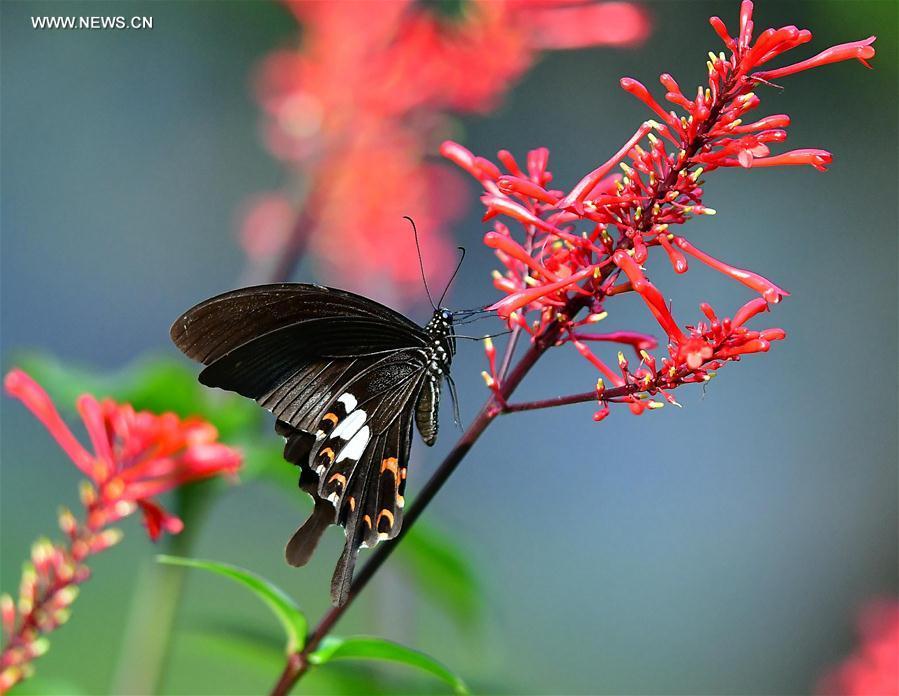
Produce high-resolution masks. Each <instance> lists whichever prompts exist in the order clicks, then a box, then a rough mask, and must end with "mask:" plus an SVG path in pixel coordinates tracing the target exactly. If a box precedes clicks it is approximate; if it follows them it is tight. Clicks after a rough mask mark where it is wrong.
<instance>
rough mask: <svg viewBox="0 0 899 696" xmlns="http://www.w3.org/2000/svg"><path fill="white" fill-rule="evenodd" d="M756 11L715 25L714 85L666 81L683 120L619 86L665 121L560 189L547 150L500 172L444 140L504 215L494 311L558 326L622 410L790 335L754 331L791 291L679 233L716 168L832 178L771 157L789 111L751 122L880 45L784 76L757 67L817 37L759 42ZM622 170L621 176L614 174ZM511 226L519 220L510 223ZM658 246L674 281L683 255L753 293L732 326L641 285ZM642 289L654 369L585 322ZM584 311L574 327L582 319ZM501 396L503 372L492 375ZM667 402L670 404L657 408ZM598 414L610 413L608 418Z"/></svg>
mask: <svg viewBox="0 0 899 696" xmlns="http://www.w3.org/2000/svg"><path fill="white" fill-rule="evenodd" d="M752 9H753V6H752V3H751V2H749V1H748V0H745V1H744V2H743V3H742V6H741V12H740V27H739V32H738V33H737V37H736V38H732V37H731V36H730V34H729V33H728V31H727V28H726V27H725V25H724V23H723V22H722V21H721V20H720V19H718V18H717V17H713V18H712V19H711V20H710V21H711V24H712V27H713V28H714V30H715V31H716V33H717V34H718V35H719V36H720V37H721V39H722V40H723V41H724V43H725V46H726V47H727V49H728V50H729V52H730V56H729V57H728V56H725V54H724V53H719V54H717V55H715V54H711V53H710V54H709V56H710V61H709V62H708V64H707V65H708V83H707V85H705V86H701V87H699V88H698V89H697V90H696V96H695V97H694V98H693V99H689V98H687V97H686V96H685V95H684V93H683V92H682V91H681V89H680V87H679V85H678V83H677V82H676V81H675V79H674V78H673V77H672V76H671V75H668V74H663V75H661V77H660V78H659V80H660V82H661V84H662V86H663V87H664V88H665V90H666V93H665V99H666V100H667V101H668V102H669V103H670V104H671V105H673V106H674V107H675V108H677V109H680V110H681V112H682V113H680V114H679V113H677V112H676V111H675V110H674V109H670V108H667V109H666V107H663V106H662V104H660V103H659V102H658V101H657V100H656V99H655V98H654V97H653V95H652V94H651V93H650V91H649V90H648V89H647V88H646V87H645V86H644V85H643V84H642V83H640V82H639V81H637V80H635V79H632V78H623V79H622V80H621V87H622V88H623V89H624V90H625V91H627V92H629V93H630V94H633V95H634V96H635V97H637V98H638V99H639V100H640V101H642V102H643V103H644V104H646V106H647V107H648V108H649V109H650V110H651V111H652V112H653V116H654V117H655V118H657V119H659V120H658V121H656V120H650V121H646V122H645V123H643V124H642V125H641V126H640V127H639V128H638V129H637V131H636V132H635V133H634V135H633V137H632V138H631V139H630V140H628V142H626V143H625V144H624V146H623V147H622V148H621V149H620V150H619V151H618V152H617V153H615V154H614V155H613V156H612V157H611V158H610V159H609V160H608V161H607V162H605V163H603V164H601V165H599V166H598V167H596V168H595V169H594V170H593V171H592V172H590V173H589V174H587V175H586V176H584V177H583V178H582V179H581V180H580V181H579V182H578V183H577V184H575V185H574V186H573V187H571V188H570V189H569V190H567V192H566V191H563V190H558V189H557V188H555V187H553V186H552V184H553V183H554V182H553V177H552V174H551V172H550V171H549V169H548V162H549V152H548V151H547V150H546V149H545V148H539V149H536V150H532V151H531V152H530V153H529V154H528V157H527V162H526V165H525V166H524V167H522V166H521V165H519V163H518V162H517V161H516V160H515V158H514V157H513V156H512V155H511V154H510V153H509V152H507V151H505V150H501V151H500V152H499V153H498V154H497V159H498V160H499V162H500V163H501V165H502V167H503V168H504V170H505V171H503V170H501V169H500V168H499V167H498V166H496V165H495V164H494V163H492V162H490V161H489V160H486V159H484V158H482V157H477V156H475V155H474V154H472V153H471V152H469V151H468V150H466V149H465V148H464V147H462V146H461V145H459V144H457V143H453V142H445V143H444V144H443V146H442V148H441V152H442V154H443V155H444V156H445V157H447V158H448V159H450V160H451V161H452V162H454V163H455V164H457V165H458V166H459V167H460V168H462V169H464V170H465V171H467V172H468V173H469V174H471V175H472V176H473V177H475V178H476V179H477V180H478V181H479V182H480V184H481V185H482V186H483V188H484V194H483V196H482V198H481V200H482V202H483V204H484V208H485V215H484V219H485V220H489V219H493V218H498V217H500V216H502V217H503V218H505V220H504V221H497V222H495V223H494V225H493V228H492V230H491V231H489V232H487V234H486V235H485V236H484V243H485V244H486V245H487V246H488V247H490V248H491V249H493V250H494V252H495V254H496V256H497V258H498V259H499V262H500V264H501V267H502V270H500V271H495V272H494V276H493V279H494V285H495V286H496V288H497V289H498V290H499V291H500V292H501V293H502V294H503V297H502V298H501V299H500V300H499V301H497V302H496V303H495V304H494V305H493V306H492V309H495V310H496V311H497V312H498V314H499V315H500V317H502V318H503V319H505V320H506V321H507V323H508V324H509V326H510V328H512V329H513V330H514V331H526V332H528V333H530V334H531V335H532V336H535V337H537V336H542V335H543V334H544V333H545V332H546V331H547V330H549V329H550V327H554V326H558V325H559V324H561V326H562V329H561V331H559V332H558V334H559V335H560V338H558V339H555V342H556V343H565V342H573V343H574V345H575V348H576V349H577V351H578V353H579V354H580V355H581V356H583V357H584V358H585V359H587V360H588V361H589V362H590V363H591V364H593V365H594V366H595V367H596V368H597V369H598V370H600V372H601V373H602V374H603V376H604V378H605V379H607V380H609V381H610V382H611V383H612V384H613V385H614V389H615V391H614V396H610V395H609V394H610V393H611V392H608V391H607V392H604V395H603V396H602V397H601V398H600V401H602V402H607V401H608V400H609V399H613V400H620V401H625V402H627V403H629V404H630V407H631V410H632V411H633V412H634V413H642V412H643V411H644V410H645V408H646V407H647V406H649V407H653V403H652V402H648V403H647V402H643V401H641V392H642V393H643V395H645V394H650V395H651V394H656V393H661V394H662V395H663V396H664V397H665V398H666V399H668V400H669V401H671V402H673V403H674V401H673V399H672V398H671V397H670V395H669V394H668V391H667V390H669V389H671V388H674V387H676V386H678V385H679V384H684V383H690V382H698V381H705V380H707V379H709V378H710V377H711V376H712V375H713V374H714V370H716V369H717V368H718V367H720V366H721V365H723V364H724V363H725V362H729V361H734V360H739V359H740V357H741V356H743V355H746V354H749V353H759V352H765V351H767V350H768V349H769V348H770V345H771V342H772V341H777V340H781V339H783V338H784V337H785V335H786V334H785V333H784V331H783V330H781V329H777V328H771V329H765V330H751V329H749V328H747V327H746V326H745V323H746V322H747V320H748V319H750V318H751V317H753V316H755V315H757V314H758V313H760V312H762V311H764V310H766V309H767V308H768V304H769V303H770V304H775V303H777V302H779V301H780V300H781V299H782V298H784V297H786V296H788V295H789V293H788V292H786V291H785V290H783V289H782V288H780V287H779V286H778V285H776V284H775V283H773V282H771V281H769V280H767V279H766V278H764V277H762V276H761V275H759V274H757V273H754V272H752V271H749V270H745V269H742V268H738V267H735V266H733V265H730V264H728V263H725V262H723V261H721V260H719V259H716V258H714V257H712V256H710V255H709V254H707V253H705V252H704V251H701V250H700V249H698V248H697V247H696V246H694V245H693V244H692V243H691V242H689V241H688V240H687V239H685V238H684V237H683V236H676V235H675V234H673V233H672V231H671V227H672V226H673V225H679V224H682V223H684V222H686V221H687V220H688V219H690V218H692V217H693V216H696V215H714V214H715V211H714V210H713V209H711V208H708V207H706V206H705V205H704V204H703V193H704V192H703V188H702V185H703V181H702V179H701V177H702V176H703V175H704V173H707V172H709V171H713V170H714V169H717V168H718V167H743V168H750V167H769V166H779V165H796V164H807V165H810V166H812V167H814V168H816V169H819V170H824V169H825V168H826V166H827V165H829V164H830V162H831V159H832V158H831V155H830V153H828V152H826V151H824V150H814V149H802V150H792V151H789V152H784V153H780V154H771V151H770V147H771V146H772V144H776V143H779V142H782V141H784V140H785V139H786V136H787V133H786V128H787V126H788V125H789V123H790V119H789V117H788V116H786V115H775V116H768V117H765V118H761V119H759V120H757V121H755V122H746V121H747V120H748V119H747V118H746V116H747V114H748V113H749V112H750V111H751V110H753V109H755V108H756V107H757V106H758V104H759V98H758V96H756V94H755V93H754V91H753V90H754V89H756V88H757V87H758V86H759V85H766V84H769V81H770V80H771V79H773V78H779V77H783V76H786V75H789V74H792V73H795V72H799V71H802V70H807V69H809V68H812V67H816V66H819V65H824V64H826V63H831V62H834V61H837V60H850V59H856V58H857V59H859V60H861V61H862V62H864V61H865V60H867V59H869V58H871V57H873V55H874V48H873V47H872V46H871V43H872V42H873V40H874V39H873V37H872V38H870V39H866V40H865V41H858V42H854V43H850V44H844V45H842V46H837V47H835V48H832V49H829V50H827V51H824V52H823V53H820V54H818V55H817V56H815V57H814V58H811V59H809V60H806V61H802V62H800V63H796V64H795V65H792V66H790V67H788V68H781V69H779V70H768V71H758V68H759V67H760V66H762V65H763V64H765V63H767V62H769V61H770V60H772V59H774V58H776V57H778V56H779V55H781V54H783V53H786V52H788V51H790V50H792V49H793V48H796V47H797V46H799V45H800V44H803V43H805V42H807V41H809V40H810V39H811V32H809V31H807V30H799V29H797V28H796V27H793V26H787V27H783V28H781V29H768V30H765V31H763V32H762V33H761V34H760V35H759V36H758V37H757V38H756V39H755V40H753V23H752ZM615 168H620V170H621V172H622V173H620V174H619V173H614V172H613V170H614V169H615ZM507 221H511V222H512V223H514V224H513V225H512V226H511V227H510V226H509V225H508V224H506V222H507ZM659 247H661V248H662V250H663V251H664V252H665V254H666V255H667V257H668V259H669V261H670V262H671V264H672V266H673V268H674V270H675V272H676V273H678V274H682V273H685V272H686V271H687V270H688V261H687V257H688V256H690V257H693V258H695V259H697V260H699V261H700V262H702V263H703V264H706V265H708V266H709V267H711V268H714V269H715V270H717V271H719V272H720V273H723V274H724V275H726V276H728V277H730V278H732V279H734V280H736V281H737V282H739V283H741V284H743V285H745V286H746V287H747V288H749V289H751V290H752V291H754V292H757V293H758V294H759V295H760V297H759V298H757V299H753V300H750V301H749V302H747V303H746V304H745V305H744V306H743V307H741V308H740V309H739V310H737V312H736V313H735V314H734V316H733V318H731V319H728V318H723V319H719V318H718V317H717V316H716V314H715V313H714V311H713V310H712V309H711V307H710V306H709V305H707V304H703V305H702V306H701V308H702V311H703V313H704V315H705V319H706V321H702V322H697V323H695V324H693V325H688V326H685V327H682V326H681V325H680V324H679V323H678V322H677V320H676V319H675V317H674V315H673V313H672V311H671V308H670V307H669V305H668V302H667V300H666V298H665V296H664V295H663V294H662V292H661V291H660V290H659V289H658V288H656V286H655V285H653V283H652V282H650V280H649V279H648V278H647V277H646V273H645V271H644V269H643V264H644V263H645V262H646V260H647V258H648V256H649V253H650V252H651V251H652V250H653V249H655V248H659ZM624 292H636V293H637V294H639V295H640V297H641V298H642V299H643V301H644V302H645V304H646V306H647V308H648V309H649V310H650V312H651V313H652V315H653V316H654V317H655V319H656V321H657V322H658V323H659V326H660V327H661V329H662V330H663V331H664V334H665V336H666V338H667V347H668V357H666V358H664V359H663V360H661V362H660V364H659V365H658V367H657V366H656V360H655V358H653V357H652V356H650V355H649V354H648V353H647V352H646V350H647V345H643V346H639V347H638V344H635V343H634V341H633V340H627V339H626V338H625V336H627V333H626V332H620V331H616V332H611V333H607V334H591V333H587V332H586V331H585V327H586V326H587V325H591V324H595V323H596V322H597V321H599V320H601V319H603V318H605V316H606V303H607V301H608V299H609V298H610V297H614V296H616V295H619V294H621V293H624ZM584 311H586V312H587V316H586V318H585V319H579V318H578V315H579V313H580V312H584ZM591 340H592V341H597V340H614V341H616V342H619V343H624V344H630V345H633V346H635V348H636V349H637V350H638V354H639V357H640V358H641V362H640V365H639V366H638V367H636V368H635V369H632V370H629V368H628V363H627V360H626V359H625V358H624V356H623V354H622V353H619V359H618V370H617V371H615V370H613V369H612V368H610V367H609V366H608V365H607V364H606V363H605V362H603V361H602V360H601V359H600V358H599V357H598V356H596V355H594V353H593V351H592V350H591V349H590V348H589V347H588V346H587V344H586V342H588V341H591ZM488 376H489V377H490V380H491V384H492V388H493V389H494V391H495V392H496V393H499V386H498V385H499V382H500V375H496V374H494V371H493V369H492V368H491V373H490V374H489V375H488ZM655 405H656V406H660V405H661V404H660V403H659V404H655ZM599 413H600V414H602V417H604V415H605V411H604V410H601V411H600V412H599Z"/></svg>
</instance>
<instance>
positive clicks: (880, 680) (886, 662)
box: [817, 599, 899, 696]
mask: <svg viewBox="0 0 899 696" xmlns="http://www.w3.org/2000/svg"><path fill="white" fill-rule="evenodd" d="M858 632H859V636H860V637H861V645H860V646H859V648H858V649H857V650H856V651H855V652H854V653H853V654H852V655H850V656H849V657H848V658H847V659H846V660H845V661H844V662H843V663H842V664H841V665H839V666H838V667H835V668H834V669H833V670H831V671H830V672H828V673H827V674H825V675H824V677H822V678H821V680H820V681H819V682H818V688H817V693H818V694H820V696H897V695H899V601H897V600H895V599H881V600H875V601H873V602H871V603H869V604H868V605H867V606H866V607H864V608H863V609H862V611H861V613H860V614H859V618H858Z"/></svg>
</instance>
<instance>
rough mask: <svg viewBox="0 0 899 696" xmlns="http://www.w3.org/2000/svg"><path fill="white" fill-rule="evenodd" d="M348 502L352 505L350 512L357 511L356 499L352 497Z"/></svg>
mask: <svg viewBox="0 0 899 696" xmlns="http://www.w3.org/2000/svg"><path fill="white" fill-rule="evenodd" d="M347 502H348V503H349V504H350V512H352V511H353V510H355V509H356V499H355V498H354V497H353V496H350V497H349V498H348V499H347Z"/></svg>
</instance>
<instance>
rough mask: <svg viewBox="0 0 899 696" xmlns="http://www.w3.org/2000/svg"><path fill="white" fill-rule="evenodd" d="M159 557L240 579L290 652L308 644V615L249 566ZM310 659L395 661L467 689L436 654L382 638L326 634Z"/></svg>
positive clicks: (316, 661) (462, 690) (455, 687)
mask: <svg viewBox="0 0 899 696" xmlns="http://www.w3.org/2000/svg"><path fill="white" fill-rule="evenodd" d="M157 560H158V561H159V562H160V563H167V564H170V565H178V566H187V567H190V568H200V569H202V570H208V571H210V572H213V573H216V574H217V575H222V576H224V577H226V578H230V579H231V580H234V581H235V582H238V583H240V584H241V585H243V586H244V587H246V588H248V589H249V590H250V591H251V592H253V594H255V595H256V596H257V597H258V598H259V599H261V600H262V601H263V602H265V604H266V605H267V606H268V608H269V609H271V610H272V612H273V613H274V614H275V616H276V617H277V618H278V621H279V622H280V623H281V626H282V628H283V629H284V633H285V636H286V639H287V641H286V646H285V652H286V654H287V655H291V654H293V653H296V652H299V651H301V650H302V649H303V647H305V645H306V631H307V628H308V623H307V621H306V616H305V615H304V614H303V612H302V611H300V609H299V607H298V606H297V605H296V603H294V601H293V600H292V599H291V598H290V597H288V596H287V595H286V594H285V593H284V592H283V591H281V589H279V588H278V587H276V586H275V585H273V584H272V583H270V582H268V581H267V580H265V579H263V578H261V577H259V576H258V575H256V574H255V573H251V572H250V571H248V570H244V569H243V568H238V567H237V566H233V565H230V564H227V563H217V562H215V561H204V560H195V559H191V558H178V557H176V556H157ZM308 660H309V664H310V665H313V666H321V665H325V664H327V663H329V662H333V661H335V660H378V661H382V662H396V663H399V664H403V665H406V666H408V667H412V668H414V669H417V670H420V671H422V672H426V673H427V674H430V675H432V676H434V677H437V678H438V679H440V680H442V681H444V682H445V683H446V684H448V685H449V686H450V687H452V689H453V691H454V692H455V693H457V694H467V693H468V689H467V687H466V686H465V682H463V681H462V679H461V678H459V677H458V676H456V675H455V674H453V673H452V672H451V671H450V670H449V669H447V667H446V666H445V665H443V664H442V663H440V662H438V661H437V660H435V659H434V658H433V657H430V656H429V655H426V654H425V653H423V652H419V651H418V650H413V649H412V648H407V647H405V646H403V645H399V644H398V643H394V642H392V641H389V640H384V639H382V638H374V637H370V636H351V637H349V638H338V637H336V636H331V637H328V638H325V639H324V640H323V641H322V642H321V644H320V645H319V646H318V649H316V650H315V651H313V652H311V653H309V655H308Z"/></svg>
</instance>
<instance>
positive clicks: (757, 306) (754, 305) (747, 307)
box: [732, 297, 768, 328]
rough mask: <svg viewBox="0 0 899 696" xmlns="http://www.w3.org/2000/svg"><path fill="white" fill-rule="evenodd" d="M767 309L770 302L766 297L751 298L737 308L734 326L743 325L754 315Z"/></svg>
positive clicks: (733, 321)
mask: <svg viewBox="0 0 899 696" xmlns="http://www.w3.org/2000/svg"><path fill="white" fill-rule="evenodd" d="M767 311H768V302H767V301H766V300H765V298H763V297H756V298H755V299H753V300H749V302H747V303H746V304H744V305H743V306H742V307H740V309H738V310H737V313H736V314H734V318H733V320H732V326H733V327H734V328H736V327H738V326H743V324H745V323H746V322H747V321H749V320H750V319H752V317H754V316H755V315H756V314H759V313H760V312H767Z"/></svg>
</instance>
